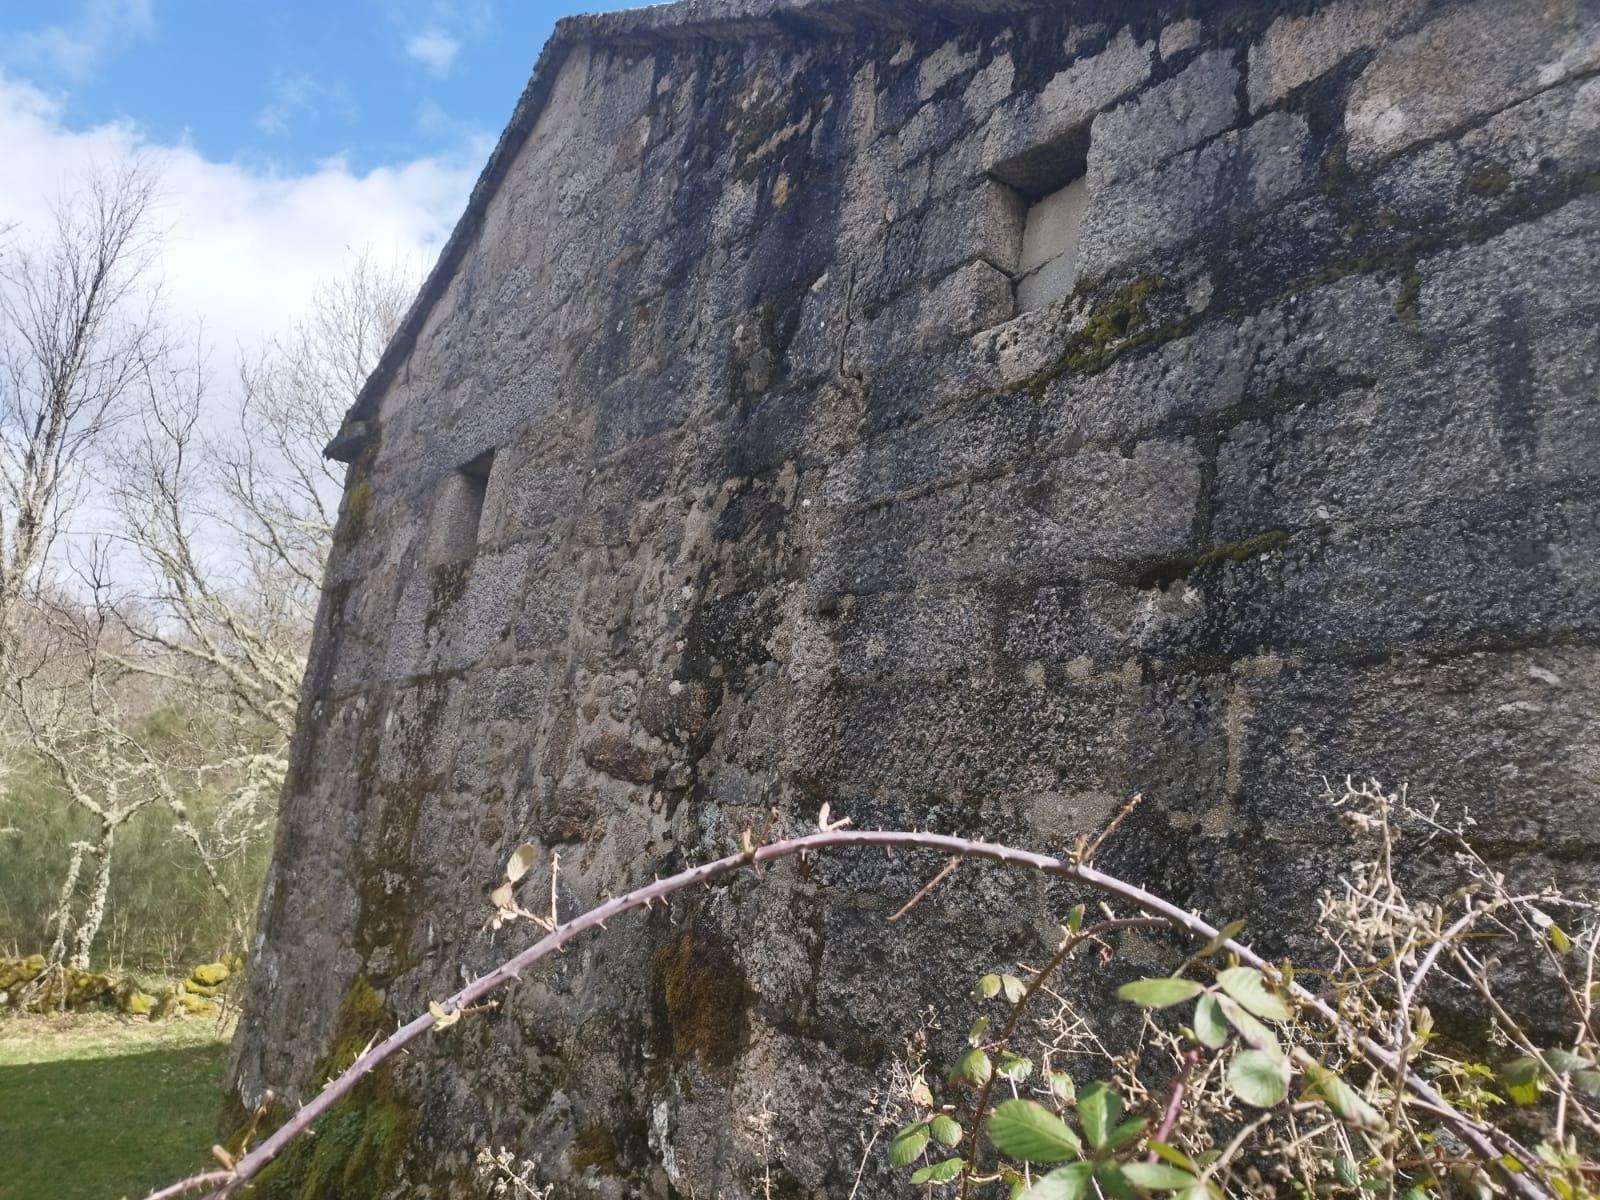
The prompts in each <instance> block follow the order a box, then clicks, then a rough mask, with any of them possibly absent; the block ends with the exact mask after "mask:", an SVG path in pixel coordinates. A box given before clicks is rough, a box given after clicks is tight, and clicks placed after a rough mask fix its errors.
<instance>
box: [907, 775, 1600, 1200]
mask: <svg viewBox="0 0 1600 1200" xmlns="http://www.w3.org/2000/svg"><path fill="white" fill-rule="evenodd" d="M1331 799H1332V800H1333V802H1334V803H1335V804H1336V805H1337V807H1338V808H1339V809H1340V811H1341V814H1342V815H1343V817H1344V819H1345V821H1346V823H1347V825H1348V826H1349V827H1350V828H1351V829H1352V830H1353V831H1354V833H1355V835H1356V839H1357V846H1358V847H1359V848H1360V849H1362V850H1364V851H1365V852H1366V853H1365V855H1364V856H1363V857H1361V858H1360V859H1359V860H1358V861H1356V862H1355V863H1354V864H1353V865H1352V866H1351V868H1350V869H1349V871H1348V872H1347V874H1346V876H1345V878H1344V880H1343V882H1342V885H1341V887H1340V888H1339V889H1337V890H1336V891H1333V892H1330V893H1329V894H1327V895H1325V896H1323V897H1322V900H1321V903H1320V906H1319V907H1320V924H1319V927H1320V930H1321V933H1322V935H1323V938H1324V940H1325V942H1326V944H1327V947H1328V956H1327V958H1328V963H1330V964H1331V969H1326V970H1323V971H1320V972H1313V971H1310V970H1300V971H1296V970H1295V969H1294V968H1293V967H1292V966H1291V965H1290V964H1288V963H1282V964H1278V965H1277V966H1275V967H1270V968H1266V969H1262V968H1260V967H1258V966H1254V965H1249V964H1245V963H1241V962H1240V961H1238V958H1237V956H1236V955H1234V954H1232V953H1230V952H1229V951H1228V949H1227V944H1228V939H1229V937H1231V936H1232V935H1233V934H1236V933H1237V932H1238V931H1239V926H1238V925H1234V926H1230V927H1229V928H1228V929H1226V930H1224V931H1222V932H1223V935H1224V936H1221V937H1218V938H1216V939H1214V940H1213V941H1212V942H1211V943H1210V944H1208V945H1206V946H1204V947H1202V948H1201V949H1200V950H1199V951H1197V952H1194V953H1191V954H1189V955H1188V956H1187V957H1185V958H1183V959H1182V961H1181V965H1180V966H1179V967H1178V969H1177V970H1175V971H1173V972H1172V973H1171V974H1168V975H1160V976H1151V977H1146V978H1138V979H1132V980H1129V981H1127V982H1125V983H1123V984H1122V985H1121V986H1120V987H1119V988H1118V989H1117V997H1118V999H1119V1000H1121V1001H1122V1002H1123V1003H1125V1004H1128V1005H1132V1006H1134V1007H1135V1008H1136V1009H1138V1010H1140V1011H1141V1013H1142V1017H1141V1019H1140V1021H1139V1024H1138V1026H1137V1030H1138V1031H1137V1033H1136V1034H1135V1035H1134V1037H1133V1040H1132V1042H1131V1043H1130V1044H1128V1045H1125V1046H1118V1047H1117V1048H1116V1049H1115V1050H1112V1049H1108V1048H1107V1047H1106V1046H1105V1045H1104V1044H1102V1043H1101V1042H1100V1040H1099V1038H1098V1036H1097V1035H1095V1034H1094V1033H1093V1032H1092V1029H1093V1028H1094V1025H1095V1024H1097V1023H1101V1022H1091V1021H1090V1020H1088V1019H1086V1018H1085V1017H1084V1015H1083V1014H1082V1013H1081V1012H1080V1011H1079V1010H1078V1007H1077V1004H1076V1002H1075V1001H1074V999H1073V998H1072V997H1070V996H1068V995H1066V994H1063V993H1060V992H1057V991H1055V990H1054V989H1053V987H1052V985H1051V981H1050V975H1051V973H1052V972H1054V971H1055V969H1056V968H1057V967H1058V966H1059V965H1060V964H1061V963H1062V962H1063V961H1065V959H1066V958H1067V957H1068V955H1069V954H1070V953H1071V951H1072V950H1073V949H1075V948H1076V947H1077V946H1078V945H1080V944H1083V943H1084V942H1086V941H1092V942H1094V943H1095V944H1097V945H1099V946H1100V948H1101V954H1102V959H1103V960H1106V961H1109V960H1111V959H1112V958H1113V957H1114V955H1115V947H1114V945H1113V944H1112V941H1111V937H1112V935H1111V933H1110V931H1109V930H1106V931H1105V932H1104V933H1100V932H1096V931H1095V929H1090V930H1089V931H1087V933H1088V936H1086V933H1085V931H1084V930H1083V929H1082V926H1081V922H1082V920H1083V913H1082V910H1081V908H1080V909H1079V910H1076V911H1075V912H1074V914H1073V915H1072V917H1071V918H1070V919H1069V921H1068V923H1067V925H1066V926H1064V928H1063V934H1064V938H1063V948H1062V951H1061V952H1059V953H1058V954H1057V955H1056V957H1055V958H1054V959H1052V960H1051V962H1050V963H1048V964H1047V965H1045V966H1044V967H1043V968H1041V969H1039V970H1037V971H1033V972H1029V971H1028V970H1026V969H1022V968H1019V971H1020V975H1004V974H1000V973H990V974H985V975H984V976H982V977H981V978H980V979H979V980H978V982H977V984H976V986H975V988H974V989H973V994H972V998H973V1001H974V1003H975V1004H977V1005H978V1006H979V1009H980V1015H979V1016H978V1018H977V1020H976V1022H975V1023H974V1024H973V1025H972V1029H971V1032H970V1034H969V1037H968V1043H969V1044H968V1046H967V1047H966V1048H965V1049H964V1050H963V1051H962V1052H961V1053H960V1054H959V1056H958V1057H957V1058H956V1059H955V1062H954V1065H953V1066H952V1067H951V1068H950V1069H949V1071H948V1072H947V1073H946V1074H945V1075H944V1077H943V1080H942V1082H940V1080H939V1076H938V1074H936V1073H934V1072H933V1071H932V1070H931V1066H930V1064H928V1063H927V1062H926V1061H925V1060H924V1058H923V1057H922V1052H921V1051H920V1050H916V1051H911V1050H908V1058H907V1062H906V1065H905V1066H904V1067H902V1068H901V1069H900V1071H899V1079H900V1080H901V1082H900V1084H899V1085H898V1086H897V1087H894V1088H892V1089H891V1090H892V1091H893V1092H894V1093H895V1094H896V1095H897V1096H898V1100H899V1108H900V1110H901V1111H902V1112H903V1113H904V1114H905V1115H906V1116H908V1117H909V1118H910V1119H909V1120H908V1121H905V1122H904V1123H903V1124H901V1125H900V1126H899V1127H898V1129H897V1130H896V1132H895V1133H894V1134H893V1136H892V1137H891V1138H890V1140H889V1142H888V1148H887V1160H888V1163H889V1165H890V1167H892V1168H894V1169H897V1170H903V1171H906V1172H908V1176H907V1179H908V1182H909V1183H911V1184H912V1185H914V1186H922V1187H928V1188H943V1189H945V1190H946V1194H948V1195H951V1196H966V1195H967V1194H968V1192H969V1191H970V1190H983V1189H987V1188H993V1187H996V1186H1003V1187H1004V1188H1006V1189H1007V1190H1008V1192H1009V1194H1010V1196H1012V1197H1013V1198H1018V1197H1021V1198H1024V1200H1078V1198H1079V1197H1083V1196H1095V1197H1103V1198H1107V1200H1123V1198H1124V1197H1134V1196H1143V1195H1174V1196H1177V1197H1180V1198H1181V1200H1222V1198H1223V1197H1224V1196H1225V1195H1252V1196H1281V1195H1294V1196H1308V1197H1309V1196H1317V1197H1352V1198H1360V1197H1374V1196H1385V1197H1393V1196H1396V1195H1402V1196H1403V1197H1404V1198H1405V1200H1422V1198H1423V1197H1430V1196H1450V1197H1456V1196H1460V1197H1471V1198H1472V1200H1483V1198H1485V1197H1488V1196H1494V1195H1501V1194H1505V1192H1506V1190H1507V1183H1508V1180H1510V1179H1512V1178H1517V1177H1529V1176H1531V1177H1534V1178H1537V1179H1538V1180H1539V1183H1540V1186H1542V1187H1544V1188H1547V1189H1548V1191H1549V1193H1550V1194H1553V1195H1555V1196H1558V1197H1560V1198H1561V1200H1579V1198H1582V1197H1592V1196H1595V1195H1600V1190H1597V1182H1596V1181H1597V1179H1600V1164H1597V1162H1596V1151H1597V1149H1600V1105H1597V1104H1596V1101H1597V1100H1600V1042H1597V1040H1596V1037H1595V1025H1594V1020H1593V1017H1594V1013H1593V1006H1594V1000H1595V998H1596V997H1597V996H1600V985H1597V983H1596V964H1597V960H1600V956H1597V945H1600V919H1597V918H1600V909H1597V907H1596V906H1595V905H1593V904H1590V903H1588V902H1580V901H1576V900H1573V899H1571V898H1568V897H1565V896H1562V895H1560V894H1559V893H1557V892H1555V891H1553V890H1551V889H1548V888H1544V889H1538V890H1535V891H1532V892H1516V891H1513V890H1511V889H1510V888H1509V886H1508V885H1507V883H1506V881H1505V880H1504V878H1503V877H1502V876H1501V875H1500V874H1499V873H1497V872H1496V871H1494V870H1492V869H1491V868H1490V867H1489V866H1488V864H1486V863H1485V862H1484V861H1483V860H1482V859H1481V858H1480V857H1479V856H1478V855H1477V854H1476V853H1475V852H1474V851H1473V850H1472V849H1471V846H1470V843H1469V842H1468V841H1467V840H1466V838H1465V837H1464V836H1462V832H1461V830H1459V829H1453V828H1447V827H1446V826H1444V825H1443V824H1442V823H1441V822H1440V821H1439V820H1438V817H1437V813H1436V812H1435V811H1431V810H1430V811H1425V810H1422V809H1420V808H1418V807H1416V806H1413V805H1412V804H1410V803H1409V801H1408V800H1407V799H1406V797H1405V795H1404V793H1403V792H1401V793H1397V794H1390V793H1388V792H1386V791H1384V790H1383V789H1382V788H1380V787H1378V786H1376V785H1367V786H1348V785H1347V786H1346V788H1345V789H1344V790H1343V792H1342V793H1340V794H1338V795H1335V796H1332V797H1331ZM1407 837H1409V838H1411V839H1413V840H1415V841H1418V842H1422V841H1439V842H1444V843H1448V844H1450V845H1451V847H1452V849H1453V850H1454V853H1455V857H1456V861H1457V862H1458V864H1459V865H1460V866H1462V867H1463V868H1464V870H1465V873H1466V875H1467V877H1468V879H1469V882H1468V885H1467V886H1466V887H1465V888H1463V889H1461V890H1460V891H1459V892H1458V893H1457V894H1456V895H1455V897H1453V907H1447V906H1444V905H1440V904H1437V903H1432V902H1424V901H1415V900H1413V899H1411V898H1410V897H1408V896H1407V895H1406V893H1405V891H1404V889H1403V888H1402V887H1401V886H1400V885H1399V884H1398V883H1397V881H1396V872H1395V867H1394V863H1395V848H1396V846H1397V845H1398V844H1399V843H1400V842H1401V841H1402V839H1403V838H1407ZM1550 911H1559V912H1561V913H1562V914H1563V919H1562V922H1559V923H1558V922H1557V921H1556V920H1554V919H1553V918H1552V917H1550V916H1549V915H1548V913H1549V912H1550ZM1105 924H1106V925H1108V924H1111V922H1107V923H1105ZM1100 928H1101V929H1104V925H1102V926H1101V927H1100ZM1478 939H1491V945H1492V948H1491V949H1485V948H1482V947H1481V946H1480V945H1479V940H1478ZM1519 952H1520V953H1522V954H1523V955H1524V957H1525V958H1528V959H1529V960H1542V963H1540V964H1539V966H1540V968H1542V972H1543V977H1544V978H1545V979H1548V980H1550V981H1551V982H1552V986H1551V987H1550V989H1549V994H1548V995H1547V996H1544V997H1540V998H1538V999H1530V997H1529V996H1528V995H1527V994H1526V993H1525V992H1524V993H1523V994H1521V995H1515V994H1513V995H1509V996H1502V994H1501V993H1502V991H1504V990H1505V984H1504V975H1503V972H1499V971H1498V970H1497V968H1498V967H1499V966H1500V963H1501V961H1502V960H1503V959H1505V958H1509V957H1513V956H1515V955H1516V954H1518V953H1519ZM1029 975H1031V978H1028V979H1026V981H1024V979H1023V978H1022V976H1029ZM1010 980H1015V981H1016V982H1015V983H1013V984H1009V985H1007V984H1003V982H1002V981H1010ZM1302 987H1310V988H1311V989H1313V990H1311V991H1305V990H1302ZM1435 987H1439V988H1442V989H1451V990H1452V991H1453V993H1454V995H1453V998H1452V1001H1451V1002H1452V1003H1454V1004H1456V1005H1457V1006H1458V1007H1459V1005H1460V1003H1461V997H1462V996H1463V995H1471V996H1473V997H1475V1001H1476V1002H1475V1004H1473V1005H1471V1006H1470V1011H1469V1012H1467V1013H1465V1014H1460V1013H1458V1014H1457V1015H1458V1023H1463V1024H1468V1025H1470V1024H1473V1023H1476V1024H1477V1025H1478V1026H1480V1027H1483V1028H1487V1030H1488V1035H1487V1037H1481V1038H1479V1039H1478V1040H1477V1042H1476V1044H1471V1045H1468V1044H1464V1043H1462V1042H1461V1041H1459V1040H1455V1041H1452V1040H1450V1039H1447V1038H1445V1037H1444V1036H1443V1035H1441V1034H1439V1033H1438V1032H1437V1030H1436V1028H1435V1021H1434V1017H1433V1015H1432V1012H1431V1011H1430V1009H1429V1007H1428V1000H1429V998H1430V997H1431V996H1432V995H1433V994H1434V989H1435ZM1035 995H1039V996H1042V997H1045V998H1046V999H1047V1000H1048V1001H1049V1002H1050V1003H1051V1005H1052V1006H1053V1011H1051V1012H1047V1013H1046V1014H1044V1015H1043V1017H1042V1018H1041V1019H1040V1020H1039V1021H1037V1022H1036V1023H1035V1024H1034V1026H1033V1027H1032V1028H1031V1030H1030V1033H1029V1037H1030V1038H1031V1042H1030V1043H1029V1044H1028V1045H1027V1046H1026V1048H1025V1049H1023V1050H1019V1049H1018V1048H1017V1045H1018V1043H1019V1042H1020V1041H1021V1038H1020V1037H1017V1036H1013V1035H1014V1034H1015V1033H1016V1031H1018V1030H1019V1029H1020V1028H1022V1027H1023V1021H1022V1017H1023V1009H1024V1008H1025V1006H1026V1004H1027V1002H1028V1001H1029V1000H1030V999H1031V998H1032V997H1033V996H1035ZM1313 997H1314V998H1317V999H1320V1000H1322V1001H1324V1002H1325V1004H1326V1006H1327V1009H1326V1011H1320V1010H1318V1009H1317V1008H1316V1007H1315V1005H1314V1004H1311V1003H1310V1002H1309V1001H1310V1000H1311V999H1312V998H1313ZM1551 1003H1558V1004H1559V1005H1560V1006H1561V1007H1562V1008H1563V1010H1565V1013H1566V1014H1567V1016H1568V1018H1569V1021H1567V1022H1563V1024H1565V1026H1566V1028H1567V1030H1568V1032H1567V1033H1566V1034H1564V1035H1563V1036H1562V1038H1561V1040H1559V1041H1555V1042H1552V1041H1551V1040H1550V1037H1549V1036H1548V1034H1547V1035H1546V1036H1543V1037H1541V1038H1539V1039H1537V1040H1536V1038H1535V1035H1534V1033H1533V1032H1532V1031H1531V1029H1530V1027H1529V1026H1528V1025H1527V1024H1526V1023H1525V1022H1524V1021H1523V1020H1520V1019H1519V1018H1518V1017H1517V1016H1515V1015H1514V1013H1517V1012H1523V1013H1531V1014H1535V1015H1538V1016H1540V1017H1548V1015H1549V1010H1548V1008H1547V1004H1551ZM1333 1014H1337V1015H1338V1018H1339V1020H1340V1024H1339V1025H1338V1026H1332V1027H1330V1025H1329V1023H1328V1019H1327V1018H1328V1017H1329V1016H1331V1015H1333ZM1463 1017H1464V1018H1465V1019H1464V1021H1463V1020H1461V1018H1463ZM1544 1025H1545V1026H1548V1025H1549V1022H1548V1020H1545V1021H1544ZM1362 1038H1365V1039H1369V1040H1370V1042H1371V1043H1372V1044H1373V1045H1376V1046H1377V1047H1379V1048H1380V1049H1381V1050H1382V1051H1383V1052H1385V1053H1387V1054H1388V1055H1389V1056H1390V1058H1389V1062H1390V1063H1391V1066H1392V1069H1378V1068H1376V1067H1375V1066H1374V1063H1373V1057H1372V1055H1371V1054H1370V1053H1368V1052H1367V1051H1366V1050H1365V1049H1364V1048H1363V1046H1362V1044H1361V1041H1360V1039H1362ZM915 1044H916V1045H918V1046H920V1045H922V1044H924V1041H923V1040H921V1039H918V1040H916V1041H915ZM1084 1061H1087V1063H1088V1064H1089V1066H1090V1069H1091V1070H1093V1071H1094V1072H1096V1073H1097V1074H1099V1075H1100V1076H1101V1077H1100V1078H1098V1079H1095V1080H1094V1081H1093V1082H1089V1083H1086V1084H1083V1085H1077V1084H1075V1083H1074V1082H1073V1079H1072V1076H1071V1075H1070V1074H1069V1073H1068V1069H1067V1068H1068V1066H1069V1064H1070V1065H1071V1066H1072V1068H1073V1070H1075V1071H1081V1070H1082V1069H1083V1062H1084ZM990 1063H994V1064H997V1065H996V1066H995V1067H994V1069H993V1071H992V1072H991V1070H990V1068H989V1064H990ZM998 1064H1005V1065H998ZM1407 1069H1410V1070H1412V1071H1420V1072H1421V1074H1422V1075H1424V1076H1425V1077H1427V1078H1428V1079H1430V1080H1433V1081H1434V1082H1435V1085H1436V1087H1437V1089H1438V1093H1439V1095H1440V1096H1441V1097H1442V1098H1443V1100H1444V1101H1445V1102H1447V1103H1448V1104H1450V1105H1451V1106H1452V1107H1454V1108H1456V1109H1458V1110H1460V1111H1463V1112H1467V1113H1470V1114H1472V1115H1473V1116H1474V1117H1476V1118H1478V1119H1480V1120H1484V1121H1486V1122H1487V1123H1488V1126H1489V1128H1490V1129H1491V1130H1492V1134H1493V1139H1494V1142H1495V1144H1496V1145H1497V1147H1498V1148H1499V1149H1500V1156H1499V1158H1498V1161H1495V1162H1483V1161H1479V1160H1477V1159H1475V1158H1474V1157H1472V1156H1471V1155H1469V1154H1468V1153H1467V1148H1466V1147H1465V1146H1464V1145H1463V1144H1461V1142H1460V1141H1459V1140H1457V1139H1456V1138H1455V1137H1454V1135H1453V1134H1452V1133H1451V1131H1450V1130H1449V1129H1448V1128H1446V1127H1445V1126H1444V1125H1442V1124H1441V1123H1440V1122H1439V1120H1438V1117H1439V1112H1438V1111H1430V1110H1429V1106H1428V1105H1426V1104H1422V1103H1419V1102H1417V1098H1416V1097H1415V1096H1413V1095H1408V1094H1407V1088H1406V1087H1405V1086H1403V1085H1402V1084H1401V1081H1400V1074H1401V1073H1402V1072H1404V1071H1406V1070H1407ZM995 1081H1000V1087H1001V1090H1002V1091H1003V1092H1004V1093H1006V1094H1007V1098H1005V1099H1003V1100H1001V1101H1000V1102H999V1103H998V1104H994V1105H993V1106H992V1108H991V1107H990V1104H989V1101H990V1094H991V1091H992V1090H993V1084H994V1082H995ZM1524 1139H1526V1140H1524ZM1530 1143H1531V1145H1530ZM963 1144H964V1145H965V1147H966V1149H965V1152H964V1153H962V1154H960V1155H952V1154H951V1153H950V1148H952V1147H955V1146H957V1145H963Z"/></svg>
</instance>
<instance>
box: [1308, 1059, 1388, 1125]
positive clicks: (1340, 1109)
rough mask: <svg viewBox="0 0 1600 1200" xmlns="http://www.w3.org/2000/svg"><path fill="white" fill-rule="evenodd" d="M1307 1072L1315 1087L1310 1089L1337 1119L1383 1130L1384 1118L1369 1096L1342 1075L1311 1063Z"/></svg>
mask: <svg viewBox="0 0 1600 1200" xmlns="http://www.w3.org/2000/svg"><path fill="white" fill-rule="evenodd" d="M1305 1073H1306V1079H1307V1080H1308V1081H1309V1083H1310V1085H1311V1086H1310V1087H1309V1088H1308V1089H1307V1090H1308V1091H1309V1092H1310V1093H1311V1094H1312V1095H1313V1096H1315V1097H1317V1099H1319V1100H1321V1101H1322V1102H1323V1103H1324V1104H1326V1105H1327V1106H1328V1107H1329V1108H1331V1109H1332V1110H1333V1114H1334V1116H1336V1117H1338V1118H1339V1119H1340V1120H1341V1121H1348V1122H1349V1123H1350V1124H1352V1125H1359V1126H1361V1127H1362V1128H1364V1129H1382V1128H1383V1117H1382V1116H1381V1115H1380V1114H1379V1113H1378V1110H1377V1109H1375V1108H1373V1107H1372V1105H1371V1104H1369V1103H1367V1099H1366V1097H1365V1096H1363V1095H1362V1094H1361V1093H1360V1092H1358V1091H1356V1089H1355V1088H1353V1087H1351V1086H1350V1085H1349V1084H1348V1083H1346V1082H1345V1081H1344V1079H1343V1078H1342V1077H1341V1076H1340V1075H1339V1074H1338V1072H1336V1071H1330V1070H1328V1068H1327V1067H1324V1066H1319V1065H1318V1064H1316V1063H1311V1064H1309V1065H1307V1067H1306V1069H1305Z"/></svg>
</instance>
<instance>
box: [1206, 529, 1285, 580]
mask: <svg viewBox="0 0 1600 1200" xmlns="http://www.w3.org/2000/svg"><path fill="white" fill-rule="evenodd" d="M1288 544H1289V535H1288V533H1287V532H1285V531H1284V530H1282V529H1269V530H1267V532H1265V533H1258V534H1256V535H1255V536H1253V537H1247V538H1241V539H1240V540H1239V541H1237V542H1224V543H1223V544H1222V545H1220V546H1213V547H1211V549H1209V550H1207V551H1206V552H1205V553H1204V554H1202V555H1201V556H1200V557H1199V558H1197V559H1195V560H1194V565H1195V569H1196V570H1199V569H1200V568H1203V567H1214V566H1219V565H1221V564H1222V563H1225V562H1245V561H1247V560H1249V559H1252V558H1259V557H1260V556H1261V555H1263V554H1270V553H1272V551H1274V550H1279V549H1282V548H1283V547H1284V546H1287V545H1288Z"/></svg>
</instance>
